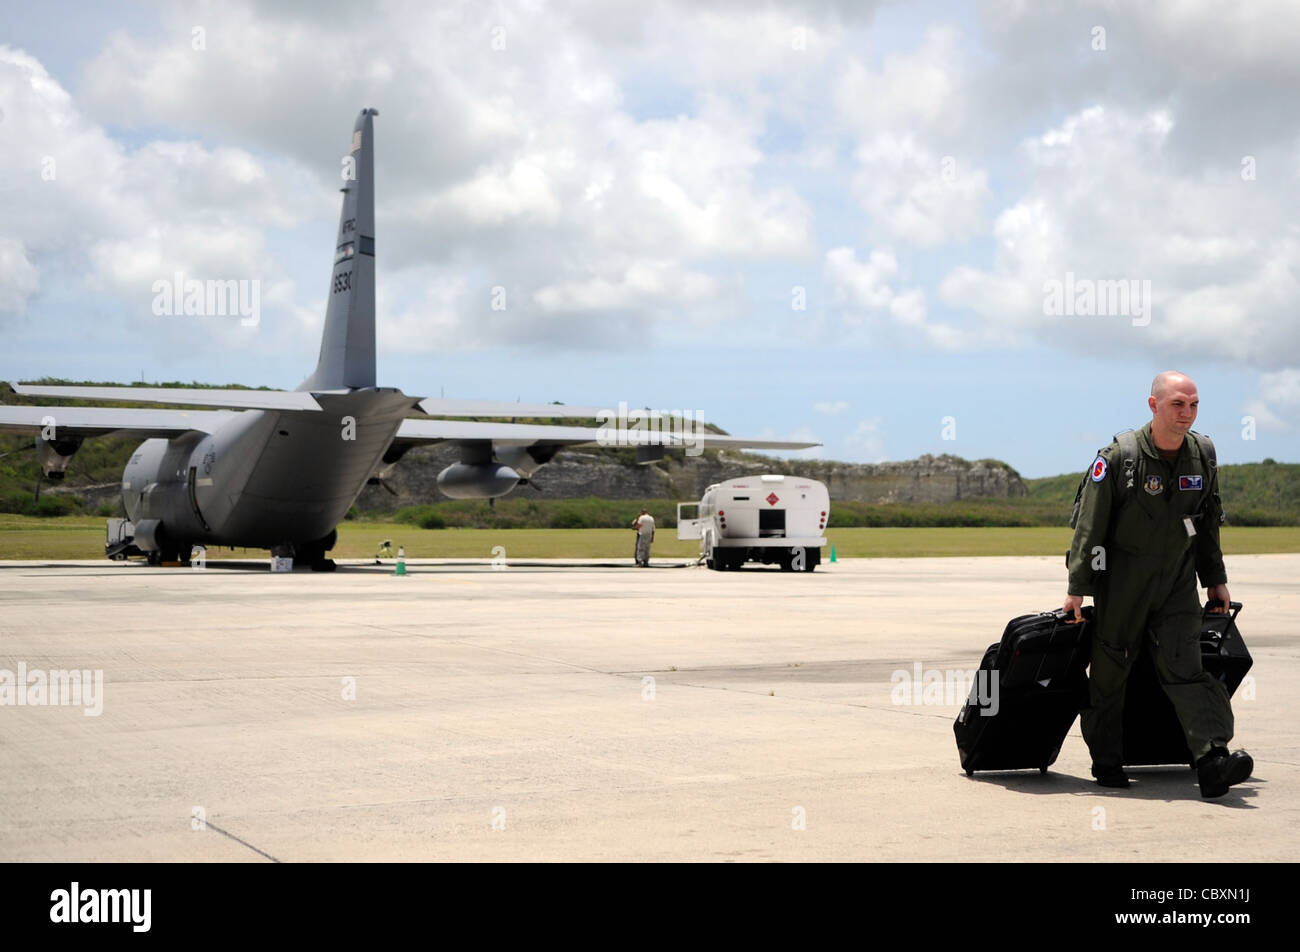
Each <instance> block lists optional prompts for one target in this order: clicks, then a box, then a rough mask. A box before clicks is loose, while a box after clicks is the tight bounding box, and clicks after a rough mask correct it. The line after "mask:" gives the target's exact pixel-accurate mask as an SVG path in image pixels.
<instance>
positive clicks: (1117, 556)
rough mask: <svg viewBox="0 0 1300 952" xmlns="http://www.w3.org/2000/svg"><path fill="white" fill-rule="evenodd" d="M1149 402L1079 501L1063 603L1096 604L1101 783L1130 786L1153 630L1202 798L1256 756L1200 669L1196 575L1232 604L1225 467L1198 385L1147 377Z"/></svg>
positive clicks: (1100, 461) (1236, 779)
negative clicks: (1130, 729) (1131, 679)
mask: <svg viewBox="0 0 1300 952" xmlns="http://www.w3.org/2000/svg"><path fill="white" fill-rule="evenodd" d="M1147 405H1148V406H1149V407H1150V408H1151V413H1152V418H1151V422H1150V423H1148V424H1147V425H1146V426H1144V427H1143V428H1142V429H1141V430H1139V431H1138V432H1137V433H1136V434H1121V436H1120V437H1117V438H1116V439H1115V441H1114V442H1112V443H1111V444H1110V446H1108V447H1106V448H1105V449H1103V450H1102V451H1101V453H1100V454H1099V455H1098V456H1097V459H1096V460H1095V461H1094V462H1093V464H1092V469H1091V471H1090V473H1089V474H1088V476H1086V477H1085V479H1084V483H1083V488H1082V492H1081V496H1080V499H1079V503H1080V505H1079V508H1078V512H1077V522H1076V525H1075V531H1074V542H1073V544H1072V545H1071V546H1070V554H1069V561H1068V564H1069V573H1070V579H1069V590H1068V595H1067V597H1066V599H1065V611H1066V612H1068V613H1071V614H1073V615H1074V617H1075V618H1076V619H1081V618H1082V615H1081V614H1080V608H1081V607H1082V605H1083V597H1084V596H1085V595H1092V596H1093V598H1094V601H1095V602H1096V607H1095V609H1094V624H1095V628H1094V630H1093V640H1092V666H1091V669H1090V672H1089V677H1088V693H1089V700H1090V706H1089V707H1088V708H1086V709H1085V710H1084V711H1083V715H1082V727H1083V737H1084V740H1086V741H1087V742H1088V749H1089V750H1090V751H1091V753H1092V773H1093V776H1094V777H1096V778H1097V783H1099V784H1101V785H1102V786H1103V787H1127V786H1128V777H1127V776H1126V775H1125V773H1124V770H1123V764H1122V760H1123V749H1124V736H1123V726H1124V688H1125V682H1126V681H1127V679H1128V675H1129V671H1130V670H1131V669H1132V667H1133V662H1134V661H1135V660H1136V659H1137V654H1138V651H1139V650H1141V648H1142V639H1143V638H1144V637H1146V636H1147V633H1148V632H1150V638H1149V641H1148V645H1149V647H1150V650H1151V652H1152V660H1153V661H1154V662H1155V668H1156V673H1157V675H1158V677H1159V678H1160V683H1161V686H1162V687H1163V688H1164V690H1165V693H1166V694H1167V695H1168V697H1169V700H1170V701H1172V702H1173V705H1174V710H1175V711H1176V712H1177V714H1178V720H1179V721H1180V722H1181V723H1182V726H1183V730H1184V731H1185V732H1186V733H1187V744H1188V747H1189V748H1190V749H1191V752H1192V755H1193V756H1194V757H1195V758H1196V766H1197V773H1198V778H1199V780H1200V785H1201V796H1203V797H1221V796H1223V795H1224V794H1225V793H1227V792H1228V787H1230V786H1231V785H1233V784H1236V783H1241V781H1243V780H1245V779H1246V778H1247V777H1249V776H1250V772H1251V771H1252V770H1253V769H1254V762H1253V761H1252V760H1251V757H1250V755H1249V754H1247V753H1246V752H1245V751H1243V750H1239V751H1236V752H1234V753H1231V754H1230V753H1229V752H1228V741H1229V740H1231V739H1232V728H1233V721H1232V707H1231V705H1230V703H1229V701H1228V694H1227V691H1226V690H1225V689H1224V687H1223V685H1222V684H1220V683H1219V682H1218V681H1217V680H1216V679H1215V678H1214V677H1212V676H1211V675H1210V674H1208V673H1207V672H1205V671H1204V670H1203V669H1202V667H1201V650H1200V620H1201V605H1200V601H1199V599H1198V597H1197V592H1196V576H1197V575H1200V577H1201V584H1202V585H1204V586H1205V588H1206V596H1207V601H1209V602H1217V603H1218V604H1219V606H1221V607H1219V608H1217V609H1216V610H1217V611H1228V610H1229V609H1228V603H1229V601H1230V600H1231V599H1230V596H1229V595H1228V585H1227V581H1228V576H1227V572H1226V571H1225V570H1224V567H1223V552H1222V551H1221V550H1220V548H1219V524H1220V522H1221V521H1222V518H1223V509H1222V505H1221V503H1220V501H1219V485H1218V471H1217V468H1216V466H1215V461H1214V459H1213V449H1212V444H1210V443H1209V441H1208V440H1207V439H1206V438H1204V437H1200V438H1199V439H1198V434H1195V433H1191V435H1190V436H1189V433H1190V431H1191V428H1192V424H1193V423H1194V422H1195V421H1196V411H1197V408H1198V396H1197V392H1196V384H1195V383H1193V382H1192V381H1191V380H1190V379H1189V378H1188V377H1187V376H1185V375H1184V374H1180V373H1177V372H1175V371H1166V372H1165V373H1162V374H1160V375H1159V376H1158V377H1156V379H1155V381H1154V382H1153V383H1152V384H1151V396H1150V398H1149V399H1148V400H1147Z"/></svg>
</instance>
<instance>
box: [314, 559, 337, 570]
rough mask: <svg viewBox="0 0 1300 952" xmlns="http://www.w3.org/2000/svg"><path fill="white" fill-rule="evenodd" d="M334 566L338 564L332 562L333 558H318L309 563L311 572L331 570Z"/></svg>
mask: <svg viewBox="0 0 1300 952" xmlns="http://www.w3.org/2000/svg"><path fill="white" fill-rule="evenodd" d="M336 568H338V566H337V565H335V564H334V560H333V559H326V558H320V559H317V560H316V561H314V562H312V564H311V570H312V571H313V572H333V571H334V570H335V569H336Z"/></svg>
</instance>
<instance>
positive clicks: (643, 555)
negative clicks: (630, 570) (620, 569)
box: [632, 509, 655, 568]
mask: <svg viewBox="0 0 1300 952" xmlns="http://www.w3.org/2000/svg"><path fill="white" fill-rule="evenodd" d="M632 528H633V529H635V530H636V564H637V565H640V566H641V567H643V568H645V567H647V566H649V565H650V543H651V542H653V541H654V540H655V519H654V516H652V515H650V513H649V512H647V511H646V510H644V509H642V510H641V514H640V515H639V516H637V517H636V518H635V519H633V520H632Z"/></svg>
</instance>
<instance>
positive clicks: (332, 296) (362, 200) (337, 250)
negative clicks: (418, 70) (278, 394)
mask: <svg viewBox="0 0 1300 952" xmlns="http://www.w3.org/2000/svg"><path fill="white" fill-rule="evenodd" d="M377 115H379V112H378V110H376V109H362V110H361V114H360V115H359V116H357V122H356V125H355V126H354V127H353V129H352V140H351V141H350V142H349V144H348V150H349V151H348V153H347V155H346V156H344V159H343V166H342V175H343V180H344V181H343V188H342V189H341V191H342V192H343V211H342V213H341V214H340V216H339V233H338V239H337V241H336V242H335V246H334V268H333V270H332V271H331V273H330V288H329V304H328V305H327V306H326V308H325V332H324V335H323V336H322V337H321V345H320V359H319V361H317V363H316V370H315V371H314V372H313V373H312V375H311V376H310V377H308V378H307V379H306V380H304V381H303V382H302V383H301V384H300V385H299V387H298V389H299V390H342V389H356V388H363V387H373V386H374V385H375V162H374V159H375V143H374V137H373V130H374V117H375V116H377Z"/></svg>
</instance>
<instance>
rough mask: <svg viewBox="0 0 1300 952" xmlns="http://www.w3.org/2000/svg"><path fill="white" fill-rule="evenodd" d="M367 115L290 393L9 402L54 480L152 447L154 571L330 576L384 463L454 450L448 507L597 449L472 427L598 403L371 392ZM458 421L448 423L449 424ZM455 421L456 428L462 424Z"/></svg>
mask: <svg viewBox="0 0 1300 952" xmlns="http://www.w3.org/2000/svg"><path fill="white" fill-rule="evenodd" d="M377 114H378V113H377V111H376V110H374V109H363V110H362V111H361V114H360V115H359V116H358V117H357V121H356V124H355V126H354V128H353V131H352V137H351V140H350V142H349V152H348V155H347V156H346V157H345V159H344V169H345V175H344V181H345V184H344V187H343V189H342V191H343V208H342V213H341V215H340V217H339V229H338V237H337V240H336V242H335V245H334V253H333V267H332V270H331V273H330V296H329V303H328V305H327V307H326V311H325V328H324V334H323V337H322V340H321V347H320V358H319V360H318V362H317V364H316V369H315V370H314V371H312V373H311V375H310V376H309V377H307V379H306V380H304V381H303V382H302V384H301V385H299V387H298V388H297V389H296V390H293V391H265V390H203V389H192V390H190V389H171V388H146V387H75V386H74V387H68V386H27V385H23V384H17V383H12V384H10V386H12V387H13V389H14V392H15V393H18V394H22V395H28V396H35V397H42V398H51V399H55V400H57V399H64V400H81V401H92V402H105V403H112V402H119V403H120V402H132V403H140V402H145V403H164V404H177V405H180V406H184V407H201V408H204V409H188V410H186V409H138V408H121V407H118V408H114V407H81V406H0V431H10V432H20V433H27V434H33V435H34V436H35V448H36V451H37V453H38V455H39V458H40V463H41V467H42V471H43V474H44V476H45V477H46V478H49V479H60V478H62V476H63V475H64V473H65V472H66V470H67V466H68V462H69V460H71V458H72V456H73V454H75V453H76V451H77V449H78V448H79V447H80V446H81V444H82V442H83V441H84V440H85V439H87V438H90V437H95V436H104V435H109V434H114V435H127V436H129V435H135V436H139V437H144V438H145V440H144V442H143V443H141V444H140V446H139V448H138V449H137V450H136V451H135V453H134V454H132V456H131V459H130V462H128V463H127V466H126V469H125V471H124V472H123V474H122V500H123V503H124V505H125V508H126V513H127V517H128V519H129V520H130V522H131V523H133V524H134V540H133V543H134V545H135V546H136V548H137V549H138V550H139V551H140V552H142V553H144V554H146V555H147V556H148V558H149V560H150V561H151V562H154V563H160V562H170V561H178V560H182V559H187V558H188V557H189V553H190V551H191V547H192V546H195V545H204V546H206V545H225V546H239V547H245V548H264V549H270V550H271V551H272V552H273V553H276V554H282V555H286V556H290V557H293V558H294V559H295V560H296V561H297V562H298V563H299V564H302V563H307V564H310V565H311V566H312V567H313V568H314V569H317V570H329V569H332V568H333V567H334V563H333V562H332V561H331V560H330V559H329V558H328V557H327V555H326V553H327V552H329V550H330V549H331V548H333V546H334V542H335V539H336V538H337V533H336V531H335V527H336V526H337V525H338V524H339V522H340V520H342V519H343V517H344V514H345V513H346V512H347V511H348V509H349V507H350V506H351V505H352V503H353V502H354V501H355V500H356V498H357V496H358V495H360V493H361V491H362V490H363V489H364V488H365V486H366V484H367V481H370V480H373V479H374V478H376V475H377V474H378V473H379V472H380V471H382V470H383V468H384V467H387V466H390V465H392V464H393V463H395V462H397V461H398V460H399V459H401V457H402V456H403V455H404V454H405V453H406V452H407V451H409V450H410V449H411V448H412V447H415V446H420V445H422V444H431V443H452V444H455V446H456V447H457V448H458V451H459V455H460V458H459V461H458V462H456V463H454V464H452V465H451V466H448V467H447V468H446V469H444V470H443V471H442V472H441V473H440V474H439V476H438V486H439V488H440V489H441V490H442V491H443V492H444V493H445V494H447V495H449V496H455V497H459V498H479V499H489V500H490V499H493V498H495V497H498V496H503V495H505V494H506V493H508V492H510V491H511V490H512V489H514V488H515V487H516V486H518V485H520V484H521V483H526V482H527V481H529V480H531V479H532V477H533V474H534V473H535V472H536V471H537V469H538V468H539V467H540V466H542V465H544V464H545V463H547V462H548V461H550V460H551V458H552V457H554V456H555V454H556V453H557V452H558V451H559V450H560V449H561V448H563V447H566V446H580V445H583V444H593V443H600V442H602V440H601V439H600V430H598V429H594V428H591V427H581V426H556V425H529V424H518V423H492V422H482V421H480V420H473V419H463V418H473V417H507V418H509V417H524V418H555V417H561V418H575V419H578V418H584V419H589V420H594V419H598V418H601V417H602V415H606V416H607V415H608V411H604V414H602V411H601V410H600V409H597V408H592V407H572V406H564V405H558V404H557V405H551V404H533V405H530V404H519V403H509V402H494V401H475V400H443V399H422V398H419V397H408V396H407V395H406V394H404V393H402V392H401V391H400V390H397V389H394V388H390V387H378V386H376V385H375V205H374V139H373V127H374V117H375V116H376V115H377ZM445 418H453V419H445ZM454 418H462V419H454ZM697 441H698V443H699V444H700V445H702V446H703V447H730V448H741V447H745V448H751V449H802V448H806V447H809V446H816V445H818V444H815V443H804V442H789V441H783V440H759V439H746V438H743V437H733V436H722V435H717V434H712V433H702V434H700V435H699V436H698V438H697ZM683 445H686V444H685V440H684V439H683V437H682V435H681V434H679V433H675V432H673V431H672V429H671V428H669V429H663V430H653V431H647V432H644V433H642V434H641V445H638V446H637V453H638V459H640V460H642V461H648V460H650V459H656V458H660V457H662V456H663V452H664V450H665V448H668V447H674V446H676V447H680V446H683Z"/></svg>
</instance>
